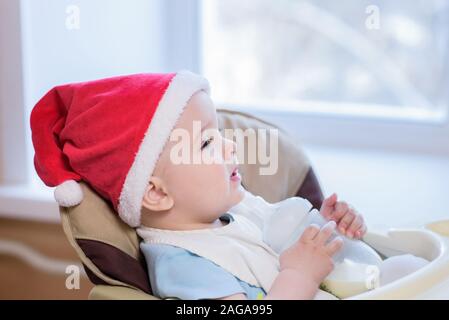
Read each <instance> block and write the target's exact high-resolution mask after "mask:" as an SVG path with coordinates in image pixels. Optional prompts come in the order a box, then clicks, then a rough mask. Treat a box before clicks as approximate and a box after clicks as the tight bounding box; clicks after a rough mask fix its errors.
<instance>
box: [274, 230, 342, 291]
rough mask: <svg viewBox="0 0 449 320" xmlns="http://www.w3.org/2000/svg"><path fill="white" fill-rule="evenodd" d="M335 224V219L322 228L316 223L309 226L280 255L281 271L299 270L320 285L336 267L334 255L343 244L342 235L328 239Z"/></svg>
mask: <svg viewBox="0 0 449 320" xmlns="http://www.w3.org/2000/svg"><path fill="white" fill-rule="evenodd" d="M335 226H336V224H335V222H334V221H330V222H328V223H327V224H325V225H324V226H323V227H322V228H321V229H320V228H319V227H318V226H317V225H314V224H312V225H310V226H308V227H307V228H306V229H305V230H304V232H303V233H302V235H301V237H300V238H299V239H298V241H296V243H295V244H293V245H292V246H291V247H290V248H288V249H287V250H285V251H284V252H283V253H282V254H281V256H280V257H279V261H280V269H281V271H283V270H293V271H295V272H298V273H299V274H301V275H304V276H306V277H308V278H310V279H311V280H313V282H314V283H315V285H317V286H318V285H319V284H320V283H321V282H322V281H323V280H324V278H325V277H326V276H327V275H328V274H329V273H330V272H331V271H332V269H333V268H334V263H333V261H332V256H333V255H334V254H335V253H336V252H338V251H339V250H340V249H341V247H342V245H343V240H342V239H341V238H340V237H337V238H335V239H333V240H332V241H330V242H329V241H328V240H329V238H330V237H331V235H332V232H333V231H334V230H335Z"/></svg>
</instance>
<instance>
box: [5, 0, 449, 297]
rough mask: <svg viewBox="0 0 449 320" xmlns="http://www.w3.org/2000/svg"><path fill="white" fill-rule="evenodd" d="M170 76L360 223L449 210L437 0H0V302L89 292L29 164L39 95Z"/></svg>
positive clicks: (446, 49) (446, 12)
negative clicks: (273, 130) (222, 110)
mask: <svg viewBox="0 0 449 320" xmlns="http://www.w3.org/2000/svg"><path fill="white" fill-rule="evenodd" d="M180 69H190V70H192V71H194V72H197V73H201V74H203V75H205V76H206V77H207V78H208V79H209V81H210V83H211V86H212V98H213V100H214V101H215V103H216V105H217V106H219V107H226V108H232V109H236V110H243V111H245V112H250V113H253V114H255V115H257V116H260V117H263V118H266V119H267V120H269V121H271V122H274V123H276V124H278V125H280V126H281V127H283V128H285V129H287V130H288V131H289V132H290V134H291V135H292V136H293V137H294V138H295V139H296V140H297V141H298V143H300V144H302V145H303V146H304V148H305V150H306V152H307V155H308V156H309V158H310V159H311V161H312V164H313V166H314V169H315V172H316V174H317V175H318V178H319V181H320V183H321V185H322V187H323V190H324V191H325V194H326V195H328V194H330V193H332V192H337V194H338V195H339V196H340V198H341V199H344V200H347V201H348V202H350V203H351V204H353V205H354V206H355V207H356V208H357V209H358V210H359V211H360V212H362V213H363V214H364V216H365V217H366V220H367V222H368V225H369V226H370V227H372V228H376V227H383V226H395V227H401V226H406V227H415V226H422V225H424V224H426V223H429V222H432V221H435V220H439V219H447V218H448V217H449V122H448V118H447V113H448V110H449V1H446V0H428V1H424V0H417V1H413V2H410V1H405V0H390V1H386V0H385V1H364V0H361V1H355V0H346V1H338V2H336V1H331V0H317V1H302V0H276V1H275V0H246V1H237V0H227V1H219V0H133V1H124V0H71V1H68V0H58V1H55V0H0V299H10V298H18V299H21V298H28V299H33V298H41V299H42V298H43V299H46V298H48V299H84V298H86V297H87V294H88V292H89V290H90V288H91V287H92V285H91V284H90V283H89V281H88V280H87V278H86V276H85V274H84V273H83V271H82V268H81V266H80V265H79V262H78V259H77V256H76V255H75V253H74V252H73V250H72V249H71V247H70V245H69V244H68V243H67V241H66V239H65V236H64V235H63V233H62V230H61V228H60V223H59V213H58V208H57V205H56V203H55V202H54V200H53V194H52V191H53V190H52V189H51V188H47V187H45V186H44V185H43V184H42V182H41V181H40V179H39V178H38V177H37V175H36V173H35V171H34V167H33V155H34V151H33V147H32V144H31V138H30V137H31V134H30V129H29V115H30V111H31V109H32V107H33V106H34V104H35V103H36V102H37V100H38V99H39V98H40V97H42V96H43V95H44V94H45V93H46V92H47V91H48V90H49V89H51V88H52V87H53V86H55V85H58V84H62V83H68V82H74V81H85V80H90V79H96V78H102V77H108V76H115V75H120V74H129V73H139V72H173V71H177V70H180ZM67 266H75V267H79V269H80V270H81V272H80V281H81V282H80V285H79V288H73V287H71V286H70V285H67V277H68V274H69V272H68V270H67Z"/></svg>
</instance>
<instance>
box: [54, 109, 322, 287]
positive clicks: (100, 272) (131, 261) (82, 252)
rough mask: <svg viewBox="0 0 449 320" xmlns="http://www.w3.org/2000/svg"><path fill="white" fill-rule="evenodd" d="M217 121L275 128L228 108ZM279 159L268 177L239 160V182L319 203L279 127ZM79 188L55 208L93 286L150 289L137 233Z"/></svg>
mask: <svg viewBox="0 0 449 320" xmlns="http://www.w3.org/2000/svg"><path fill="white" fill-rule="evenodd" d="M218 120H219V128H220V129H226V128H242V129H243V130H245V129H247V128H253V129H256V130H257V129H258V128H265V129H277V127H276V126H274V125H273V124H271V123H268V122H266V121H263V120H260V119H258V118H256V117H253V116H251V115H248V114H245V113H241V112H235V111H229V110H218ZM265 142H266V141H265ZM245 143H246V141H245ZM278 161H279V162H278V170H277V172H276V174H274V175H271V176H263V175H260V174H259V168H260V167H261V164H260V163H255V164H244V163H242V164H241V167H240V170H241V172H242V184H243V185H244V186H245V188H246V189H247V190H249V191H251V192H252V193H254V194H257V195H260V196H262V197H264V198H265V199H266V200H267V201H269V202H277V201H280V200H282V199H285V198H287V197H292V196H295V195H298V196H302V197H304V198H306V199H308V200H309V201H310V202H311V203H312V204H313V205H314V206H315V207H319V206H320V205H321V201H322V192H321V189H320V186H319V183H318V180H317V179H316V176H315V174H314V173H313V170H312V168H311V167H310V164H309V161H308V159H307V157H306V156H305V155H304V153H303V151H302V149H301V147H300V146H299V145H298V144H297V143H295V142H294V141H293V140H292V139H291V138H290V137H288V135H287V134H286V133H285V132H283V131H282V130H280V131H279V158H278ZM81 187H82V190H83V193H84V200H83V201H82V202H81V203H80V204H79V205H77V206H74V207H71V208H64V207H60V213H61V221H62V225H63V228H64V232H65V233H66V235H67V238H68V240H69V242H70V243H71V245H72V246H73V247H74V248H75V250H76V252H77V253H78V255H79V257H80V259H81V260H82V262H83V265H84V266H85V268H86V272H87V274H88V276H89V278H90V280H91V281H92V282H93V283H95V284H109V285H114V286H126V287H130V288H134V289H137V290H140V291H143V292H147V293H151V288H150V285H149V279H148V275H147V269H146V264H145V261H144V258H143V255H142V254H141V253H140V249H139V238H138V236H137V233H136V232H135V230H134V229H132V228H130V227H129V226H128V225H126V224H125V223H123V222H122V221H121V220H120V219H119V217H118V215H117V214H116V213H115V211H114V210H113V208H112V206H111V205H110V204H109V203H108V202H106V201H105V200H104V199H102V198H101V197H100V196H99V195H98V194H97V193H96V192H95V191H94V190H92V189H91V188H90V187H89V185H88V184H86V183H81Z"/></svg>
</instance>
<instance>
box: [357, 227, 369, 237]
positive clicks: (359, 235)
mask: <svg viewBox="0 0 449 320" xmlns="http://www.w3.org/2000/svg"><path fill="white" fill-rule="evenodd" d="M366 230H367V227H366V224H363V225H362V227H361V228H360V229H359V230H358V231H356V232H355V236H356V237H357V239H361V238H362V237H363V236H364V235H365V233H366Z"/></svg>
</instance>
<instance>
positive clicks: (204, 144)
mask: <svg viewBox="0 0 449 320" xmlns="http://www.w3.org/2000/svg"><path fill="white" fill-rule="evenodd" d="M212 141H214V137H210V138H209V139H207V140H206V141H204V142H203V143H202V145H201V150H203V149H204V148H206V147H207V146H208V145H209V144H210V143H211V142H212Z"/></svg>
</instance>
